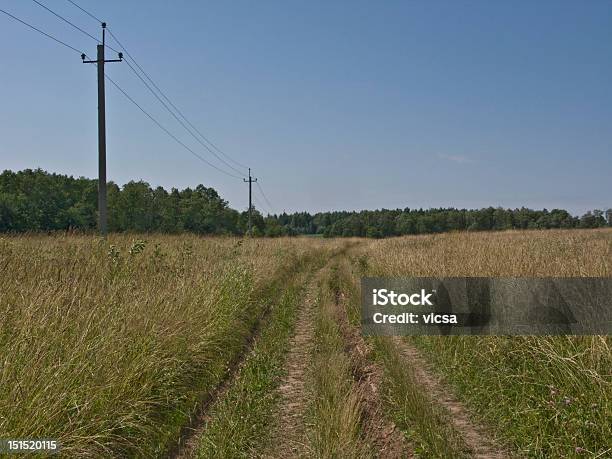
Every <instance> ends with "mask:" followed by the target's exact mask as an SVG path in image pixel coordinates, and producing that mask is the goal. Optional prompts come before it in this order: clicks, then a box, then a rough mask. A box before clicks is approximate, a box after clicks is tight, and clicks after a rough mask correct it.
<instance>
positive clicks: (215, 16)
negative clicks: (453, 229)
mask: <svg viewBox="0 0 612 459" xmlns="http://www.w3.org/2000/svg"><path fill="white" fill-rule="evenodd" d="M39 1H41V2H43V3H45V4H46V5H47V6H49V7H50V8H52V9H53V10H55V11H56V12H58V13H60V14H62V15H64V16H65V17H66V18H68V19H70V20H71V21H73V22H74V23H76V24H78V25H79V26H81V27H83V28H84V29H86V30H87V31H88V32H90V33H91V34H94V35H96V36H98V34H99V26H98V25H97V24H96V22H95V21H94V20H92V19H91V18H89V17H88V16H85V15H84V14H83V13H81V12H80V11H79V10H78V9H76V8H75V7H74V6H72V5H70V3H69V2H68V1H66V0H39ZM76 2H77V3H79V4H80V5H81V6H83V7H84V8H86V9H88V10H90V11H91V12H93V13H94V14H95V15H96V16H98V17H100V18H101V19H103V20H106V21H107V22H108V25H109V27H110V28H111V30H112V31H113V32H114V33H115V34H116V36H117V37H118V38H119V40H120V41H121V42H122V43H123V45H125V46H126V47H127V49H128V51H129V52H130V53H131V54H132V55H133V56H134V57H135V58H136V60H137V61H138V62H139V63H140V65H141V66H142V67H143V68H144V69H145V70H146V71H147V72H148V73H149V75H150V76H151V77H152V78H153V79H154V80H155V81H156V83H157V84H158V85H159V86H160V87H161V88H162V90H164V92H165V93H166V94H167V95H168V96H169V97H170V99H171V100H172V101H173V102H174V103H175V104H176V105H177V106H178V107H179V108H180V109H181V111H182V112H183V113H184V114H185V115H186V116H187V117H188V118H189V119H190V120H191V121H192V122H193V123H194V124H195V125H196V126H197V127H198V128H199V129H200V130H201V131H202V132H203V133H204V134H206V135H207V136H208V137H209V138H210V139H211V140H212V141H213V142H214V143H215V144H216V145H218V146H219V147H220V148H221V149H222V150H223V151H225V152H226V153H228V154H229V155H231V156H232V157H234V158H235V159H237V160H238V161H240V162H242V163H246V164H248V165H250V166H251V167H252V168H253V171H254V175H255V176H256V177H258V178H259V179H260V180H261V185H262V186H263V189H264V191H265V192H266V195H267V196H268V198H269V200H270V201H271V203H272V204H273V206H274V210H276V211H277V212H278V211H282V210H287V211H296V210H308V211H319V210H333V209H337V210H340V209H349V210H350V209H374V208H381V207H384V208H396V207H401V208H403V207H411V208H414V207H439V206H456V207H468V208H473V207H484V206H489V205H492V206H504V207H516V206H522V205H525V206H529V207H534V208H542V207H547V208H549V209H550V208H554V207H562V208H566V209H568V210H570V211H572V212H574V213H581V212H583V211H584V210H586V209H592V208H608V207H611V206H612V1H610V0H589V1H582V2H578V1H560V0H555V1H545V0H538V1H489V0H487V1H456V0H453V1H397V2H395V1H388V0H385V1H381V2H374V1H350V2H349V1H346V2H345V1H307V2H306V1H263V0H262V1H257V2H254V1H231V2H227V1H214V2H213V1H195V0H193V1H187V0H180V1H179V0H177V1H172V2H170V1H161V0H158V1H156V0H148V1H145V0H139V1H136V0H134V1H128V2H126V1H120V0H106V1H104V2H101V1H94V0H76ZM0 8H2V9H5V10H7V11H9V12H11V13H12V14H14V15H16V16H19V17H20V18H22V19H24V20H27V21H28V22H30V23H32V24H34V25H36V26H38V27H40V28H42V29H44V30H45V31H47V32H49V33H52V34H53V35H55V36H57V37H58V38H61V39H62V40H64V41H66V42H67V43H69V44H71V45H72V46H74V47H76V48H78V49H82V50H84V51H85V52H87V53H88V54H89V55H90V56H95V45H96V43H95V42H94V41H93V40H91V39H89V38H88V37H86V36H85V35H82V34H80V33H79V32H78V31H75V30H73V29H71V28H70V27H69V26H68V25H67V24H65V23H62V22H61V21H60V20H58V19H57V18H56V17H54V16H53V15H51V14H50V13H48V12H47V11H45V10H43V9H42V8H40V7H39V6H37V5H36V4H35V3H33V2H32V1H29V0H2V1H0ZM109 43H110V44H111V45H113V43H112V42H111V41H109ZM109 57H112V56H109ZM0 59H1V63H0V169H12V170H19V169H24V168H35V167H41V168H43V169H46V170H49V171H54V172H61V173H66V174H71V175H83V176H87V177H96V176H97V121H96V120H97V111H96V107H97V99H96V97H97V96H96V72H95V66H93V65H83V64H82V63H81V62H80V57H79V55H78V54H77V53H75V52H72V51H70V50H68V49H66V48H64V47H62V46H60V45H58V44H56V43H54V42H52V41H51V40H49V39H46V38H45V37H43V36H41V35H39V34H37V33H35V32H33V31H31V30H29V29H27V28H26V27H24V26H23V25H21V24H18V23H15V22H14V21H12V20H11V19H9V18H7V17H6V16H4V15H2V14H0ZM107 73H108V74H109V75H110V76H111V77H112V78H113V79H114V80H115V81H117V82H118V83H119V84H120V85H121V86H122V87H124V89H126V90H127V91H128V92H129V93H130V95H132V96H133V97H134V99H135V100H136V101H138V102H139V103H141V105H142V106H143V108H145V109H146V110H149V111H150V112H151V113H152V114H153V115H154V116H155V117H157V118H158V119H159V120H160V122H162V123H163V124H164V125H165V126H167V128H168V129H169V130H170V131H172V132H173V133H174V134H175V135H176V136H177V137H180V138H181V140H183V141H184V142H185V143H186V144H188V145H189V146H191V147H192V148H193V149H194V150H195V151H197V152H198V153H199V154H201V155H202V156H205V157H206V158H208V159H209V160H210V161H216V159H215V158H214V157H212V156H211V155H210V154H209V153H208V152H206V151H205V150H203V148H201V146H200V145H199V144H198V143H196V142H195V141H194V140H193V139H192V138H191V137H190V136H189V135H188V134H187V133H186V132H185V131H184V130H183V128H182V127H181V126H180V125H178V124H177V123H176V121H175V120H174V119H173V118H171V116H170V115H169V114H167V113H166V112H165V111H164V109H163V108H162V107H161V105H160V104H159V103H158V102H157V101H156V100H155V99H153V97H152V96H151V94H150V93H148V92H147V90H146V88H144V86H142V84H141V83H140V82H139V80H137V78H136V77H135V76H134V74H132V73H131V72H130V70H129V68H128V67H127V66H126V65H125V63H121V64H109V65H108V67H107ZM107 129H108V132H107V135H108V178H109V180H113V181H115V182H117V183H119V184H123V183H125V182H127V181H129V180H140V179H142V180H146V181H147V182H149V183H151V184H152V185H153V186H157V185H162V186H164V187H166V188H170V187H172V186H175V187H179V188H183V187H186V186H195V185H196V184H198V183H204V184H205V185H207V186H212V187H214V188H216V189H217V190H218V191H219V192H220V193H221V195H222V196H223V197H225V198H226V199H228V200H229V201H230V204H231V205H232V206H233V207H235V208H238V209H242V208H246V207H247V186H246V184H244V183H242V181H239V180H237V179H234V178H231V177H227V176H225V175H223V174H221V173H219V172H217V171H216V170H214V169H211V168H210V167H209V166H207V165H206V164H204V163H203V162H201V161H199V160H198V159H196V158H194V157H193V156H191V154H190V153H189V152H187V151H185V150H184V149H182V148H181V147H180V146H179V145H177V144H176V143H174V141H173V140H172V139H170V138H168V137H167V136H166V135H165V134H164V133H163V132H162V131H160V130H159V129H158V128H157V127H156V126H155V125H153V124H152V122H151V121H150V120H149V119H147V118H145V117H144V116H143V115H142V113H140V112H139V111H138V109H137V108H136V107H134V106H133V105H131V104H130V102H128V101H127V100H126V99H125V98H124V97H123V96H122V95H121V94H120V93H118V92H117V91H116V90H115V89H114V88H113V87H111V86H110V85H107ZM220 166H222V167H223V164H220ZM256 197H258V198H259V199H258V200H259V202H260V203H262V204H263V200H262V199H261V197H260V196H257V195H256Z"/></svg>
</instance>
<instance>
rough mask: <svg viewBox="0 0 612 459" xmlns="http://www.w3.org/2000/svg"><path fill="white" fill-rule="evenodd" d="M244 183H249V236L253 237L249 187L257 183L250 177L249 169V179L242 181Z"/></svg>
mask: <svg viewBox="0 0 612 459" xmlns="http://www.w3.org/2000/svg"><path fill="white" fill-rule="evenodd" d="M242 180H243V181H244V182H249V236H252V235H253V230H252V226H251V225H252V223H251V212H252V211H253V202H252V201H251V196H252V195H251V187H252V185H253V183H255V182H256V181H257V179H256V178H255V179H254V178H252V177H251V168H250V167H249V179H248V180H247V179H242Z"/></svg>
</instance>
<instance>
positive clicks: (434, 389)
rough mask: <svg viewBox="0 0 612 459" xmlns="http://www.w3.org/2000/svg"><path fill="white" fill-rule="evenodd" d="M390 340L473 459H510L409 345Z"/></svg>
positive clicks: (397, 337) (398, 339)
mask: <svg viewBox="0 0 612 459" xmlns="http://www.w3.org/2000/svg"><path fill="white" fill-rule="evenodd" d="M391 341H392V342H393V344H394V345H395V347H396V349H397V350H398V351H399V354H400V355H401V356H402V357H403V358H404V359H405V361H406V363H407V365H409V367H410V369H411V370H412V371H413V373H414V375H415V380H416V381H418V383H419V384H420V385H421V386H422V388H423V389H422V390H423V391H424V392H425V393H426V394H428V396H429V397H430V398H431V400H432V403H437V404H439V405H441V406H442V407H443V408H445V409H446V410H447V411H448V412H449V413H450V416H449V422H450V423H451V424H452V426H453V428H454V429H455V430H456V431H457V432H458V433H459V434H460V435H461V437H462V438H463V440H464V442H465V444H466V445H467V446H468V447H469V448H470V449H471V450H472V453H473V455H474V457H475V458H477V459H505V458H508V457H512V455H511V454H509V453H508V452H507V451H505V450H504V449H503V448H502V447H501V446H500V445H499V444H497V442H496V441H495V440H494V439H492V438H491V436H490V435H489V434H488V432H487V430H486V429H485V427H484V426H482V425H480V424H479V423H478V422H476V421H475V420H474V419H473V416H472V415H471V414H470V412H469V411H468V409H467V408H466V407H465V406H464V405H463V404H462V403H461V402H460V401H459V400H458V399H457V398H456V397H455V396H454V394H453V393H452V391H451V390H450V388H448V387H447V386H446V385H445V384H444V383H443V382H442V380H441V378H439V377H438V376H436V375H435V374H434V373H433V372H432V371H431V370H430V368H431V364H429V362H427V361H426V360H425V358H423V356H422V355H421V353H420V352H419V351H418V350H417V349H416V348H415V347H414V346H413V345H411V344H409V343H407V342H406V341H405V340H404V339H402V337H399V336H393V337H391Z"/></svg>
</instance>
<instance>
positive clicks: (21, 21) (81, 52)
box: [0, 9, 85, 54]
mask: <svg viewBox="0 0 612 459" xmlns="http://www.w3.org/2000/svg"><path fill="white" fill-rule="evenodd" d="M0 13H4V14H6V15H7V16H8V17H10V18H12V19H14V20H15V21H18V22H20V23H22V24H23V25H25V26H27V27H29V28H30V29H32V30H35V31H36V32H38V33H40V34H42V35H44V36H45V37H47V38H50V39H51V40H53V41H55V42H57V43H59V44H60V45H64V46H65V47H66V48H69V49H71V50H72V51H76V52H77V53H79V54H85V53H84V52H83V51H81V50H79V49H77V48H75V47H74V46H71V45H69V44H68V43H66V42H64V41H62V40H60V39H59V38H55V37H54V36H53V35H50V34H48V33H47V32H44V31H42V30H40V29H39V28H38V27H35V26H33V25H32V24H29V23H27V22H26V21H24V20H23V19H19V18H18V17H17V16H13V15H12V14H11V13H9V12H8V11H5V10H3V9H0Z"/></svg>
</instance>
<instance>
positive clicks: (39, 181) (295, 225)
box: [0, 169, 612, 238]
mask: <svg viewBox="0 0 612 459" xmlns="http://www.w3.org/2000/svg"><path fill="white" fill-rule="evenodd" d="M108 212H109V215H108V217H109V219H108V221H109V230H110V231H115V232H123V231H134V232H163V233H181V232H192V233H197V234H233V235H241V234H245V233H246V231H247V224H248V212H247V211H246V210H245V211H242V212H239V211H237V210H234V209H232V208H230V207H229V205H228V202H227V201H225V200H224V199H222V198H221V197H220V196H219V194H218V193H217V191H215V190H214V189H213V188H208V187H205V186H204V185H198V186H196V187H195V188H185V189H183V190H178V189H176V188H172V189H171V190H170V191H167V190H165V189H164V188H163V187H157V188H152V187H151V186H150V185H149V184H148V183H146V182H142V181H139V182H134V181H132V182H129V183H127V184H125V185H124V186H123V187H120V186H118V185H117V184H115V183H113V182H110V183H109V184H108ZM96 219H97V181H96V180H93V179H88V178H83V177H79V178H74V177H71V176H66V175H61V174H54V173H49V172H46V171H43V170H41V169H36V170H31V169H26V170H23V171H19V172H12V171H8V170H7V171H4V172H3V173H2V174H0V232H25V231H59V230H80V231H93V230H95V228H96ZM252 222H253V234H254V235H258V236H271V237H275V236H295V235H319V236H324V237H351V236H358V237H371V238H379V237H389V236H401V235H408V234H429V233H440V232H446V231H466V230H467V231H490V230H506V229H549V228H598V227H604V226H612V209H608V210H606V211H603V210H593V211H589V212H587V213H585V214H584V215H583V216H582V217H579V218H578V217H575V216H572V215H571V214H570V213H569V212H567V211H565V210H562V209H553V210H550V211H549V210H547V209H543V210H532V209H527V208H524V207H523V208H520V209H503V208H494V207H488V208H484V209H475V210H468V209H455V208H439V209H409V208H406V209H380V210H374V211H368V210H364V211H359V212H357V211H353V212H349V211H337V212H319V213H315V214H310V213H308V212H295V213H292V214H287V213H284V212H283V213H282V214H278V215H267V216H265V217H264V216H263V215H262V214H261V212H259V211H258V210H257V209H253V213H252Z"/></svg>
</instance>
